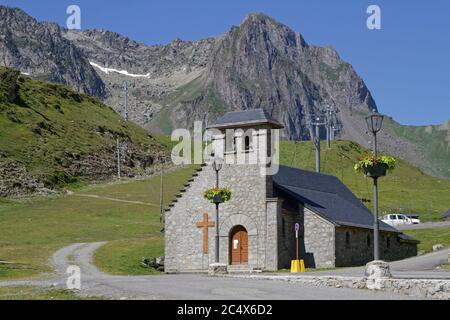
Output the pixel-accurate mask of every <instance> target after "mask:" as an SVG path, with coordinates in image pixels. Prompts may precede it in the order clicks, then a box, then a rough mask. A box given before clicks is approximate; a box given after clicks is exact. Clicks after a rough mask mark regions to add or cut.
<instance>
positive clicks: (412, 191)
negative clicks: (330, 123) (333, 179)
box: [280, 141, 450, 221]
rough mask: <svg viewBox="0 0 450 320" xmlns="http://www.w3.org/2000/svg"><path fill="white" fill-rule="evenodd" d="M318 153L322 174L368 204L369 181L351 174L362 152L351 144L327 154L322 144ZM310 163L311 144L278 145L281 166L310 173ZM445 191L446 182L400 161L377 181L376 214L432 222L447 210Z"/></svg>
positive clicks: (344, 143) (337, 144)
mask: <svg viewBox="0 0 450 320" xmlns="http://www.w3.org/2000/svg"><path fill="white" fill-rule="evenodd" d="M321 151H322V157H321V158H322V172H324V173H329V174H333V175H335V176H337V177H338V178H339V179H341V180H342V181H343V182H344V183H345V184H346V185H347V186H348V187H349V188H350V189H351V190H352V191H353V192H354V193H355V194H356V195H357V196H358V198H360V199H363V198H364V199H369V200H372V198H373V182H372V180H371V179H369V178H365V177H364V176H362V175H357V174H355V172H354V170H353V166H354V164H355V162H356V161H357V159H358V158H359V157H361V156H362V155H363V154H364V153H365V152H366V150H364V149H362V148H361V147H360V146H358V145H357V144H354V143H352V142H347V141H336V142H335V143H334V144H333V148H332V149H331V150H327V148H326V146H325V143H322V148H321ZM314 159H315V158H314V150H313V148H312V144H311V142H299V143H294V142H287V141H283V142H281V155H280V162H281V163H282V164H285V165H289V166H294V167H295V166H296V167H301V168H306V169H308V170H314V168H315V161H314ZM449 190H450V181H449V180H445V179H436V178H433V177H430V176H427V175H425V174H423V173H422V172H421V171H420V170H418V169H417V168H415V167H413V166H411V165H409V164H408V163H406V162H404V161H401V160H400V161H398V167H397V169H396V170H395V171H393V172H392V173H391V174H388V175H387V176H386V177H383V178H381V179H380V182H379V201H380V210H381V212H393V211H401V212H405V213H419V214H420V216H421V219H422V220H423V221H436V220H439V219H440V217H441V215H442V214H443V212H445V211H447V210H448V208H450V195H449ZM366 205H367V206H368V207H369V208H372V202H366ZM400 208H401V209H400Z"/></svg>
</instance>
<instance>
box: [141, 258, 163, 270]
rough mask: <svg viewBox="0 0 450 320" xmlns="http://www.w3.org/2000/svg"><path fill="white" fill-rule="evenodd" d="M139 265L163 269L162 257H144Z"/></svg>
mask: <svg viewBox="0 0 450 320" xmlns="http://www.w3.org/2000/svg"><path fill="white" fill-rule="evenodd" d="M141 265H142V266H144V267H149V268H155V269H157V270H158V271H164V257H158V258H144V259H143V260H142V263H141Z"/></svg>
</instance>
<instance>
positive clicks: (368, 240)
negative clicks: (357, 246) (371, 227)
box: [367, 234, 371, 248]
mask: <svg viewBox="0 0 450 320" xmlns="http://www.w3.org/2000/svg"><path fill="white" fill-rule="evenodd" d="M370 242H371V241H370V235H369V234H368V235H367V248H370V245H371V243H370Z"/></svg>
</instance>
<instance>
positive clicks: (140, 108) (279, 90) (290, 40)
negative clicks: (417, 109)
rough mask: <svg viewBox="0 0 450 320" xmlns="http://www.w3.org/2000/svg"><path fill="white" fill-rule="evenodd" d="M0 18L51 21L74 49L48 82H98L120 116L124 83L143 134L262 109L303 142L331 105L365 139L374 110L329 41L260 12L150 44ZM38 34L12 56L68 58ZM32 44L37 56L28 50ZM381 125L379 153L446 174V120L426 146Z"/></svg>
mask: <svg viewBox="0 0 450 320" xmlns="http://www.w3.org/2000/svg"><path fill="white" fill-rule="evenodd" d="M4 16H6V17H7V18H8V19H9V20H11V21H15V24H17V25H21V24H20V21H33V23H34V24H37V25H36V26H35V27H34V29H35V30H40V29H43V30H44V29H45V30H46V29H48V28H50V27H49V26H50V25H51V26H53V28H54V29H55V30H57V31H55V32H54V33H52V34H56V35H57V38H58V39H60V38H62V40H61V43H63V44H64V47H65V46H70V48H72V49H71V50H69V51H70V52H76V53H77V54H79V55H80V56H81V57H82V58H81V59H78V60H77V61H78V64H79V65H78V66H73V71H72V67H70V68H68V69H64V72H65V73H64V75H65V76H64V78H63V79H54V81H58V82H62V83H65V84H69V85H71V86H72V87H73V88H74V89H76V90H78V91H82V92H83V90H81V88H97V89H95V90H94V91H96V92H95V93H91V94H95V95H96V96H98V97H101V99H102V100H103V101H104V102H105V103H106V104H107V105H109V106H111V107H112V108H113V109H114V110H116V111H117V112H120V113H122V114H124V107H123V105H124V102H123V100H124V94H123V83H124V82H125V81H126V82H127V84H128V88H129V97H128V113H129V119H130V120H132V121H134V122H136V123H138V124H139V125H141V126H142V127H144V128H146V129H149V130H150V131H152V132H156V133H164V134H169V133H170V132H171V131H172V130H173V129H175V128H180V127H184V128H192V126H193V122H194V121H195V120H200V121H203V122H204V123H205V124H206V122H207V123H211V122H213V121H214V120H215V119H216V118H217V117H218V116H220V115H222V114H223V113H225V112H227V111H230V110H239V109H251V108H264V109H265V110H266V111H267V112H268V113H269V114H271V115H272V116H273V117H275V118H277V119H278V120H279V121H280V122H282V123H283V124H284V126H285V130H284V131H283V132H282V137H283V138H285V139H291V140H299V139H301V140H305V139H310V137H311V136H312V135H313V134H314V133H313V132H310V129H309V126H308V125H307V123H306V120H307V116H308V115H309V114H312V113H318V112H323V111H324V110H325V108H326V106H327V105H331V106H334V108H335V110H336V115H335V121H336V123H337V128H338V129H339V131H337V132H336V136H337V138H339V139H346V140H351V141H354V142H356V143H358V144H360V145H362V146H364V147H370V143H371V136H370V135H368V134H367V132H366V131H367V128H366V124H365V120H364V117H365V116H366V115H367V113H369V112H370V111H372V110H377V105H376V102H375V101H374V99H373V97H372V95H371V93H370V91H369V89H368V88H367V86H366V85H365V83H364V81H363V80H362V79H361V78H360V77H359V76H358V74H357V73H356V71H355V70H354V69H353V67H352V66H351V65H350V64H349V63H347V62H345V61H343V60H342V59H341V58H340V57H339V54H338V53H337V52H336V50H334V49H333V48H332V47H319V46H314V45H311V44H308V43H307V42H306V41H305V39H304V38H303V36H302V35H301V34H299V33H297V32H294V31H293V30H291V29H290V28H289V27H287V26H285V25H283V24H281V23H279V22H277V21H275V20H274V19H272V18H270V17H268V16H266V15H264V14H262V13H253V14H250V15H248V16H247V17H246V18H245V19H244V21H243V22H242V23H241V24H240V25H239V26H233V27H231V29H230V30H229V31H228V32H227V33H225V34H224V35H221V36H217V37H210V38H207V39H203V40H200V41H195V42H193V41H182V40H180V39H176V40H174V41H172V42H171V43H168V44H165V45H150V46H149V45H145V44H142V43H138V42H136V41H133V40H131V39H128V38H127V37H124V36H122V35H119V34H117V33H113V32H109V31H106V30H86V31H80V32H79V31H70V30H65V29H60V28H58V27H57V26H55V25H52V24H48V23H38V22H36V21H35V20H34V19H32V18H30V17H28V16H26V14H25V13H23V11H21V10H18V9H8V8H5V7H3V8H2V10H0V18H2V19H1V21H3V20H5V19H4V18H3V17H4ZM13 17H14V18H13ZM12 25H13V26H14V24H12ZM3 28H6V29H7V31H8V32H7V34H10V36H9V38H8V39H13V40H14V39H16V40H15V42H14V41H12V44H10V42H11V41H10V42H5V41H4V40H3V43H4V44H3V47H1V46H0V57H2V55H3V56H5V55H7V54H9V55H12V54H10V53H9V52H15V51H14V47H18V45H17V39H21V38H20V35H23V33H21V32H22V31H21V30H22V29H23V27H21V28H14V27H11V26H9V24H8V25H6V27H5V24H3ZM2 34H3V32H2ZM32 35H33V33H32ZM47 42H48V41H45V43H43V44H41V45H42V49H39V48H40V47H39V46H32V47H31V49H25V48H28V47H29V46H30V45H31V44H29V43H28V42H26V41H22V42H20V41H19V43H22V49H21V51H20V52H21V54H22V56H21V57H22V58H21V59H19V60H20V61H22V60H24V61H28V60H31V61H36V65H42V66H43V67H42V68H43V69H45V68H47V69H48V70H50V69H49V68H48V67H46V65H47V64H48V61H51V66H53V65H54V64H56V62H53V61H57V62H58V63H59V64H61V65H70V63H72V62H71V61H72V60H71V59H69V58H68V57H67V56H65V55H57V54H56V53H54V52H53V51H54V50H53V51H52V50H49V49H48V48H49V47H50V48H53V47H52V46H51V45H50V44H48V43H47ZM32 43H34V42H32ZM50 43H51V41H50ZM19 47H20V46H19ZM40 51H42V52H43V54H42V57H34V55H36V54H37V53H38V52H40ZM44 53H45V54H44ZM13 56H17V54H16V55H13ZM3 60H4V61H6V62H7V63H5V62H1V61H2V60H1V59H0V63H3V64H5V65H7V66H8V65H11V64H12V66H13V67H16V68H17V69H19V70H21V71H22V72H26V73H30V75H31V76H33V77H39V74H40V73H42V72H43V71H40V70H38V69H33V68H28V69H27V68H25V66H27V65H28V63H25V62H21V63H22V64H21V63H19V60H17V61H16V62H15V63H11V62H10V61H11V59H9V60H8V59H7V60H5V59H3ZM38 61H40V62H41V63H37V62H38ZM80 70H84V71H85V72H87V71H89V74H91V72H92V74H94V75H95V77H96V78H97V79H96V80H95V81H94V82H95V83H96V84H98V86H97V87H96V86H93V85H92V84H88V83H87V80H88V79H94V76H92V77H81V78H80V77H78V76H76V75H77V74H78V73H79V72H80ZM44 73H45V72H44ZM49 73H52V72H51V71H50V72H49ZM69 75H71V76H72V78H76V79H79V80H78V81H75V83H69V82H68V81H67V80H66V79H68V78H69ZM102 88H103V89H102ZM386 123H388V125H386V127H385V129H384V130H383V131H382V132H381V133H380V134H379V145H380V149H381V150H382V151H384V152H386V153H390V154H393V155H396V156H398V157H401V158H403V159H405V160H407V161H409V162H410V163H411V164H413V165H415V166H418V167H420V168H422V169H423V170H424V171H425V172H427V173H430V174H433V175H437V176H445V177H447V178H450V161H449V160H450V156H449V154H450V147H449V145H448V144H447V142H448V140H446V139H444V138H445V137H446V133H445V132H447V133H448V129H446V130H441V129H442V127H445V126H441V127H439V128H441V129H439V128H437V129H436V130H437V131H433V132H439V134H436V135H435V138H436V139H438V142H436V143H433V144H432V146H434V147H432V146H430V145H429V144H424V143H422V142H421V140H420V139H419V137H420V134H419V133H420V130H414V129H412V130H409V131H408V132H409V133H408V134H403V133H405V130H407V129H405V128H406V127H404V126H401V125H400V124H398V123H396V122H395V121H394V120H393V119H387V120H386ZM321 134H322V135H323V134H324V132H322V133H321ZM415 134H419V135H418V136H414V135H415ZM411 135H412V136H411ZM447 136H448V135H447ZM443 139H444V140H443ZM438 146H439V148H438ZM440 147H443V149H440ZM436 154H438V155H439V156H438V157H436Z"/></svg>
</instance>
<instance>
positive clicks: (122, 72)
mask: <svg viewBox="0 0 450 320" xmlns="http://www.w3.org/2000/svg"><path fill="white" fill-rule="evenodd" d="M89 63H90V64H91V66H93V67H95V68H98V69H100V71H102V72H103V73H106V74H109V73H110V72H115V73H120V74H123V75H125V76H128V77H132V78H150V73H147V74H134V73H129V72H128V71H126V70H117V69H113V68H105V67H102V66H101V65H99V64H97V63H95V62H92V61H89Z"/></svg>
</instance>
